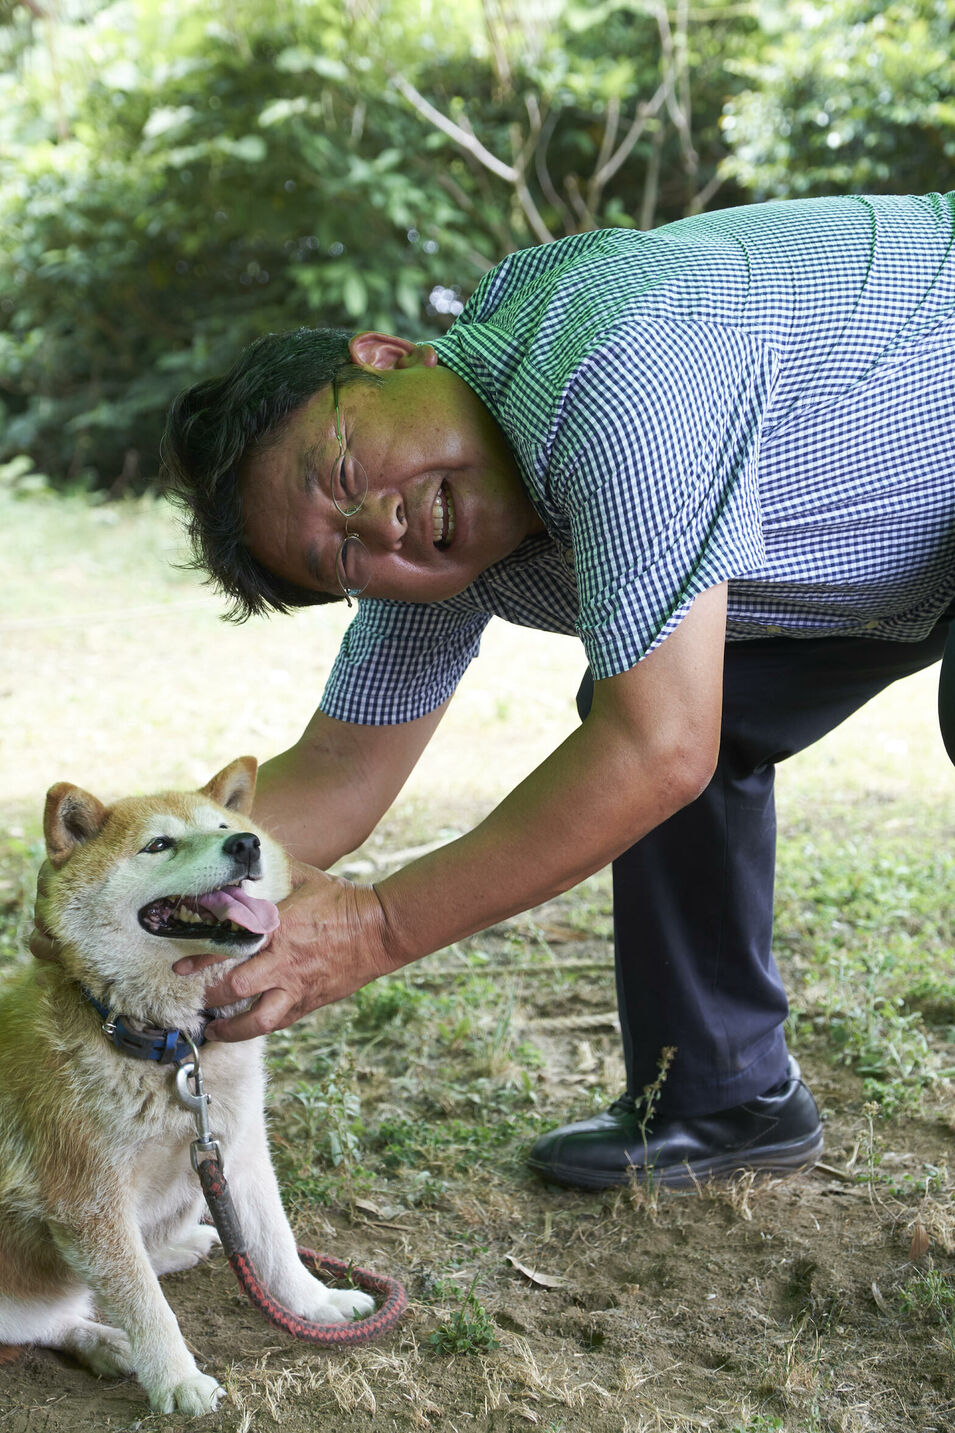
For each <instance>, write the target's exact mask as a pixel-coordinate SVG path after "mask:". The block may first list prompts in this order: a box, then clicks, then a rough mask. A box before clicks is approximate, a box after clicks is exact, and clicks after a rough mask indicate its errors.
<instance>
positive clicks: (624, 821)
mask: <svg viewBox="0 0 955 1433" xmlns="http://www.w3.org/2000/svg"><path fill="white" fill-rule="evenodd" d="M725 622H726V589H725V586H721V587H717V588H713V589H712V590H711V591H709V592H707V593H704V594H703V596H701V597H699V598H698V599H697V600H696V602H695V603H694V604H693V607H692V608H691V609H690V612H689V614H688V615H687V617H686V618H685V619H684V621H683V622H682V623H681V624H680V626H679V627H678V628H677V630H676V631H675V632H674V633H672V635H671V636H669V637H668V638H667V640H666V641H665V642H664V643H663V644H662V645H661V646H660V647H659V648H658V649H657V650H656V651H655V652H653V653H652V654H651V655H650V656H649V657H647V658H645V660H644V661H642V662H641V663H639V664H638V665H637V666H636V667H634V668H633V669H632V670H631V671H629V672H624V673H622V674H621V675H620V676H618V677H611V678H609V679H607V680H605V681H601V682H597V683H596V684H595V691H594V702H593V706H592V708H591V712H590V715H589V716H588V717H587V719H586V721H585V722H584V723H583V724H582V726H581V727H580V728H579V729H578V730H577V731H575V732H574V733H572V735H571V736H570V737H568V738H567V740H566V741H564V742H563V743H562V744H561V745H560V746H559V747H558V748H557V750H556V751H555V752H553V753H552V755H551V756H549V757H548V758H547V760H546V761H545V762H543V763H542V765H541V766H539V767H538V768H537V770H536V771H534V772H532V773H531V775H530V776H529V777H527V779H526V780H525V781H523V782H522V783H521V784H520V785H519V786H518V787H517V788H516V789H515V790H514V791H513V792H512V793H511V794H510V795H509V796H508V797H507V798H506V799H505V800H504V801H503V802H502V803H501V804H500V806H498V807H497V809H496V810H495V811H493V812H492V813H491V815H490V816H488V817H487V819H486V820H485V821H483V822H482V823H481V824H480V825H479V826H478V827H476V828H475V830H473V831H471V832H469V833H468V834H467V835H465V836H462V837H460V838H459V839H458V840H456V841H452V842H450V843H449V844H448V845H447V846H443V847H441V848H440V850H437V851H434V852H432V853H430V854H429V855H427V856H424V857H422V858H421V859H420V860H418V861H415V862H413V863H412V864H411V865H409V866H406V867H404V868H403V869H402V870H400V871H397V872H395V874H394V875H392V876H389V877H387V879H385V880H384V881H382V882H381V883H380V884H379V885H378V886H377V887H374V888H372V887H362V886H352V885H350V884H349V883H347V882H336V881H332V880H330V879H329V878H327V877H318V875H317V873H315V877H314V878H308V877H306V879H305V880H304V882H303V884H302V885H301V886H300V887H299V888H298V889H297V890H296V891H295V892H294V893H293V894H292V896H291V897H290V898H289V899H288V900H287V901H285V902H284V903H283V906H282V926H281V929H280V930H279V931H278V932H277V934H276V936H275V937H274V939H273V941H272V942H271V944H270V945H269V947H268V949H267V950H265V951H263V952H262V953H261V954H260V955H258V956H257V957H256V959H255V960H254V961H250V962H248V963H247V964H246V965H243V966H240V967H238V968H237V969H236V970H234V971H233V972H232V973H231V974H230V975H229V977H228V978H227V979H226V980H224V981H223V982H222V983H221V985H217V986H215V987H213V988H212V989H211V990H210V992H209V998H210V1001H211V1003H213V1004H214V1005H224V1004H228V1003H231V1002H232V1001H235V1000H241V999H245V998H247V997H250V996H255V995H260V996H261V999H260V1000H259V1002H258V1004H257V1005H256V1006H255V1007H254V1008H253V1009H251V1010H250V1011H249V1012H247V1013H246V1014H244V1015H239V1016H236V1017H234V1018H233V1019H231V1020H229V1021H227V1022H223V1023H222V1024H221V1025H217V1026H216V1027H214V1029H213V1032H212V1033H214V1034H216V1035H218V1036H219V1037H220V1038H224V1039H230V1040H235V1039H247V1038H249V1037H251V1036H254V1035H261V1034H264V1033H266V1032H267V1031H269V1030H276V1029H280V1028H282V1027H283V1026H285V1025H289V1024H291V1023H292V1022H293V1021H294V1020H297V1019H299V1018H300V1017H301V1016H302V1015H304V1014H305V1013H306V1012H307V1011H309V1010H312V1009H315V1008H316V1007H317V1006H319V1005H324V1004H328V1003H329V1002H331V1001H333V1000H340V999H342V998H343V997H344V996H346V995H350V994H352V993H353V992H354V991H355V990H357V989H359V988H360V987H361V986H362V985H365V984H367V983H368V981H370V980H373V979H375V978H376V976H378V975H382V974H385V973H386V972H388V971H392V970H397V969H399V968H400V967H401V966H403V965H406V964H408V963H409V962H410V961H413V960H416V959H418V958H419V957H420V956H423V955H427V954H428V953H429V952H430V951H433V950H437V949H440V948H441V947H443V946H445V945H448V944H450V943H451V942H453V941H455V940H459V939H461V938H462V937H464V936H467V935H469V934H472V933H473V932H474V931H476V930H482V929H485V928H486V927H487V926H489V925H493V924H494V923H495V922H497V921H500V920H503V919H504V918H505V917H507V916H509V915H513V914H515V913H516V912H518V911H521V910H527V909H528V908H530V907H531V906H533V905H536V904H538V903H539V902H541V901H544V900H547V899H549V898H550V897H551V896H554V895H556V894H557V893H558V892H560V891H563V890H566V889H567V888H568V887H569V886H572V885H574V884H575V883H576V882H578V881H580V880H582V879H583V878H584V877H585V876H588V875H590V874H592V873H593V872H594V871H596V870H599V869H600V868H601V866H603V865H605V864H606V863H607V862H608V861H610V860H613V859H614V857H616V856H618V855H619V854H620V853H621V852H622V851H624V850H626V849H627V848H628V846H630V845H632V844H633V842H634V841H637V840H639V839H640V837H641V836H644V835H646V833H647V832H648V831H650V830H652V828H653V827H654V826H656V825H658V824H659V823H660V822H661V821H664V820H666V819H667V818H668V817H669V816H672V815H673V814H674V813H675V812H676V811H678V810H679V809H680V807H682V806H684V805H686V804H687V803H688V802H690V801H692V800H693V799H694V798H695V797H696V796H697V795H698V794H699V793H700V792H701V791H702V789H703V788H704V787H705V786H706V784H707V782H708V781H709V779H710V777H711V775H712V772H713V769H714V766H715V764H716V758H717V754H718V750H719V739H720V724H721V712H722V669H723V645H724V641H725Z"/></svg>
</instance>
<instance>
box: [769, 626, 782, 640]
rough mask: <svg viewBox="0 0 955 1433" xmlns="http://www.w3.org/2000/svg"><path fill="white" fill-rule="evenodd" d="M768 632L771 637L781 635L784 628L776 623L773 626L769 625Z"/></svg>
mask: <svg viewBox="0 0 955 1433" xmlns="http://www.w3.org/2000/svg"><path fill="white" fill-rule="evenodd" d="M766 634H767V636H769V637H781V636H782V635H783V629H782V627H776V626H775V625H774V626H772V627H767V628H766Z"/></svg>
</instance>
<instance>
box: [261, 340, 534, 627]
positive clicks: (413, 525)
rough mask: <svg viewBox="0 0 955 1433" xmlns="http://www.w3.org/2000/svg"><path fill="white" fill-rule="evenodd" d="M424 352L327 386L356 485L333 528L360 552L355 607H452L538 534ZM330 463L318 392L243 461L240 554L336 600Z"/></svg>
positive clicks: (490, 432) (493, 454) (333, 429)
mask: <svg viewBox="0 0 955 1433" xmlns="http://www.w3.org/2000/svg"><path fill="white" fill-rule="evenodd" d="M409 348H413V346H411V345H409ZM417 352H421V351H420V350H417ZM425 352H427V353H430V354H431V355H432V359H431V360H430V361H429V360H427V359H426V360H425V361H420V360H411V361H410V362H409V366H400V365H395V366H387V365H381V364H379V363H375V364H366V365H365V366H366V367H367V368H368V369H369V371H370V370H371V369H372V368H374V370H375V371H376V372H377V373H380V384H373V383H371V382H364V381H362V380H361V379H356V380H354V381H352V382H349V383H347V384H345V385H344V386H341V387H339V390H338V396H339V413H340V416H341V432H342V437H343V438H344V442H345V447H346V450H347V451H348V453H349V454H350V455H351V457H352V458H353V459H357V460H358V461H359V462H360V463H361V464H362V466H363V467H364V469H365V472H366V473H367V476H368V492H367V495H366V497H365V500H364V502H363V504H362V506H361V509H360V511H359V512H358V513H356V514H355V515H354V516H352V517H350V518H348V519H347V522H348V532H349V533H357V534H358V536H359V537H360V538H361V540H362V542H363V543H364V545H365V548H366V549H367V567H368V573H369V582H368V586H367V588H366V589H365V594H364V595H365V596H368V597H388V598H395V599H398V600H401V601H407V602H438V601H441V600H442V599H443V598H447V597H452V596H454V595H455V594H456V593H458V592H461V591H462V590H463V589H464V588H465V587H467V586H468V584H469V583H470V582H472V581H473V580H474V578H475V577H477V576H478V574H479V573H481V572H483V571H484V569H485V568H487V567H489V566H490V565H491V564H492V563H494V562H498V561H499V560H500V559H501V558H503V557H506V556H507V554H508V553H509V552H512V551H513V550H514V548H515V547H517V545H518V544H519V543H520V542H521V541H523V539H524V538H525V537H526V536H528V534H529V533H531V532H534V531H540V530H541V526H542V525H541V523H540V520H539V519H538V517H537V515H536V513H535V511H534V509H533V507H532V506H531V504H530V502H529V501H528V498H527V496H526V494H525V492H524V488H523V485H522V484H521V481H520V477H519V475H518V469H517V465H516V463H515V461H514V458H513V455H512V453H511V450H510V448H509V447H508V444H507V441H506V439H505V437H504V435H503V433H502V432H501V430H500V428H499V427H498V425H497V423H496V422H495V421H494V419H493V418H492V417H491V415H490V413H489V412H488V411H487V409H486V408H485V406H484V404H483V403H482V402H481V400H480V399H479V398H478V397H477V395H476V394H475V393H474V392H473V390H472V389H470V388H469V387H468V385H467V384H466V383H465V382H464V381H463V380H462V379H460V378H458V377H457V375H456V374H454V373H452V372H451V371H450V369H446V368H439V367H436V366H433V350H425ZM339 453H340V449H339V443H338V436H337V424H336V416H335V403H334V398H333V395H332V390H331V387H330V386H329V387H328V388H325V389H322V390H321V391H320V392H318V393H317V394H316V395H315V396H314V397H313V398H312V399H311V400H310V401H309V402H308V403H307V404H305V405H304V406H303V407H302V408H300V409H298V410H297V411H296V412H295V413H294V414H293V415H292V418H291V420H290V422H289V423H288V426H287V427H286V429H285V432H284V433H283V435H282V437H281V439H280V440H279V441H278V442H277V443H276V444H275V445H274V446H272V447H269V448H267V449H265V450H264V451H262V452H260V453H258V454H256V455H255V456H253V457H251V458H249V459H247V460H246V462H245V464H244V465H243V471H242V487H241V492H242V502H243V508H244V511H245V514H246V518H245V533H246V539H247V542H248V545H249V548H250V550H251V552H252V554H253V556H255V557H256V558H257V559H258V560H259V562H261V563H262V564H263V566H265V567H266V568H267V569H268V570H269V571H270V572H273V573H275V574H276V575H277V576H280V577H284V578H286V579H287V580H288V581H290V582H294V583H296V584H297V585H298V586H299V587H304V588H308V589H311V590H314V591H321V592H331V593H338V592H339V591H340V590H341V589H340V586H339V582H338V578H337V576H336V566H335V563H336V555H337V552H338V549H339V546H340V544H341V542H342V539H343V538H344V536H345V522H346V519H345V518H344V517H342V515H341V513H340V512H338V511H337V510H336V508H335V505H334V503H333V502H332V496H331V481H332V470H333V467H334V465H335V462H336V460H337V459H338V457H339Z"/></svg>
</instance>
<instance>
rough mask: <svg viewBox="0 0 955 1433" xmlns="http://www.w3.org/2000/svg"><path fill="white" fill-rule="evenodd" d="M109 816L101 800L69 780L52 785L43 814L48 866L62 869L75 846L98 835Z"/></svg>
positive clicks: (47, 794)
mask: <svg viewBox="0 0 955 1433" xmlns="http://www.w3.org/2000/svg"><path fill="white" fill-rule="evenodd" d="M108 814H109V813H108V812H107V810H106V807H105V806H104V805H103V803H102V801H97V799H96V797H95V796H91V795H90V794H89V792H88V791H83V790H82V789H81V788H80V787H79V786H72V785H71V784H70V782H68V781H58V782H57V784H56V785H55V786H51V787H50V789H49V791H48V792H47V793H46V807H45V809H44V812H43V834H44V836H45V837H46V853H47V855H48V856H49V858H50V863H51V865H53V866H62V865H63V863H64V861H67V860H68V859H69V857H70V856H71V854H72V853H73V851H74V849H75V848H76V847H77V846H80V845H82V844H83V842H84V841H92V839H93V837H94V836H98V835H99V833H100V831H102V829H103V825H104V823H105V821H106V817H107V815H108Z"/></svg>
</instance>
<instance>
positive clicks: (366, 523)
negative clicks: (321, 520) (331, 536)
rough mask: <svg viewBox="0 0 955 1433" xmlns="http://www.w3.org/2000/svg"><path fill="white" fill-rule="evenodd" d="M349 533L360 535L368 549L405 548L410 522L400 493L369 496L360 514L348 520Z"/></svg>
mask: <svg viewBox="0 0 955 1433" xmlns="http://www.w3.org/2000/svg"><path fill="white" fill-rule="evenodd" d="M345 526H346V528H347V529H348V531H349V533H357V534H358V536H359V537H360V538H361V540H362V542H363V543H364V544H365V546H366V547H368V548H372V549H374V548H379V549H383V550H389V551H390V550H393V549H396V548H398V547H400V546H401V542H402V539H403V538H404V535H405V533H406V532H407V530H408V518H407V514H406V512H405V506H404V502H403V501H402V498H401V495H400V493H394V492H392V493H388V492H384V493H383V492H377V493H368V494H366V496H365V501H364V502H363V503H362V505H361V507H360V508H359V510H358V512H356V513H355V514H354V515H353V516H352V517H350V518H348V519H346V522H345Z"/></svg>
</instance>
